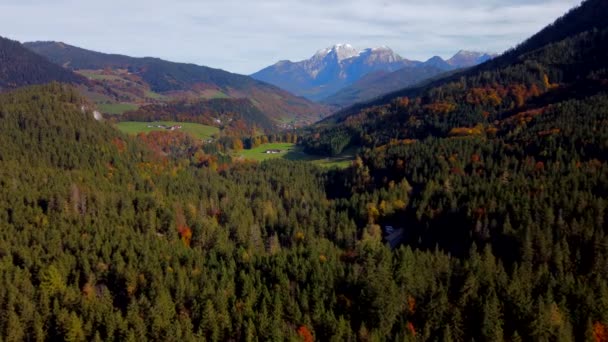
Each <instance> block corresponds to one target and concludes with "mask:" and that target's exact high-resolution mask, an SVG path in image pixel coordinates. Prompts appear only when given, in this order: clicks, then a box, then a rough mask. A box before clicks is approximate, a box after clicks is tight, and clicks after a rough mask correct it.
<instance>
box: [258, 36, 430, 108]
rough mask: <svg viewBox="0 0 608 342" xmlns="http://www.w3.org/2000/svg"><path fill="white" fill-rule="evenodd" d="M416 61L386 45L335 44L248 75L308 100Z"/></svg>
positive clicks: (322, 97) (319, 98)
mask: <svg viewBox="0 0 608 342" xmlns="http://www.w3.org/2000/svg"><path fill="white" fill-rule="evenodd" d="M415 63H419V62H412V61H409V60H407V59H404V58H402V57H401V56H399V55H398V54H396V53H395V52H394V51H393V50H391V49H390V48H388V47H379V48H373V49H364V50H357V49H355V48H354V47H352V46H351V45H349V44H337V45H334V46H333V47H330V48H326V49H322V50H319V51H317V53H315V54H314V56H312V57H311V58H310V59H307V60H304V61H300V62H291V61H280V62H278V63H277V64H275V65H272V66H269V67H267V68H265V69H263V70H260V71H259V72H257V73H255V74H253V75H251V76H252V77H253V78H255V79H258V80H260V81H264V82H268V83H271V84H274V85H276V86H278V87H281V88H283V89H285V90H288V91H290V92H292V93H294V94H296V95H300V96H304V97H307V98H309V99H311V100H321V99H324V98H326V97H327V96H329V95H331V94H333V93H335V92H337V91H338V90H340V89H342V88H344V87H346V86H348V85H351V84H353V83H354V82H356V81H357V80H359V79H360V78H361V77H363V76H365V75H367V74H369V73H371V72H374V71H385V72H391V71H396V70H399V69H401V68H403V67H406V66H411V65H413V64H415Z"/></svg>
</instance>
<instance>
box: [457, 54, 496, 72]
mask: <svg viewBox="0 0 608 342" xmlns="http://www.w3.org/2000/svg"><path fill="white" fill-rule="evenodd" d="M495 57H497V55H496V54H489V53H485V52H474V51H465V50H460V51H458V53H456V54H455V55H454V56H453V57H452V58H450V59H448V60H447V61H446V62H447V64H448V65H450V66H452V67H454V68H467V67H472V66H475V65H477V64H481V63H484V62H487V61H489V60H490V59H492V58H495Z"/></svg>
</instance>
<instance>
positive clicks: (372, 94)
mask: <svg viewBox="0 0 608 342" xmlns="http://www.w3.org/2000/svg"><path fill="white" fill-rule="evenodd" d="M495 57H496V55H492V54H488V53H483V52H471V51H464V50H461V51H459V52H458V53H456V54H455V55H454V56H453V57H452V58H450V59H448V60H447V61H446V60H444V59H443V58H441V57H439V56H434V57H432V58H430V59H429V60H427V61H426V62H424V63H420V62H413V63H412V64H413V65H412V66H407V67H404V68H402V69H399V70H397V71H393V72H385V71H379V72H372V73H370V74H367V75H365V76H363V77H362V78H360V79H359V80H357V81H356V82H355V83H353V84H351V85H349V86H346V87H344V88H342V89H340V90H339V91H338V92H336V93H334V94H332V95H330V96H328V97H327V98H325V99H323V100H321V103H325V104H328V105H332V106H337V107H348V106H351V105H353V104H355V103H360V102H365V101H369V100H372V99H374V98H376V97H379V96H382V95H386V94H388V93H392V92H395V91H397V90H401V89H403V88H407V87H411V86H414V85H416V84H419V83H421V82H424V81H427V80H429V79H432V78H435V77H438V75H441V74H443V73H446V72H449V71H452V70H457V69H461V68H467V67H471V66H475V65H478V64H481V63H484V62H487V61H488V60H490V59H492V58H495Z"/></svg>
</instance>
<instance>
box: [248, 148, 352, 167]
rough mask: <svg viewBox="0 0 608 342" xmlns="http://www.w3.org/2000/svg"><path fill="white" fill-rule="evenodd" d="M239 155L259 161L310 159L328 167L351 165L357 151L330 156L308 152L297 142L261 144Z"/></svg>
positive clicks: (309, 160)
mask: <svg viewBox="0 0 608 342" xmlns="http://www.w3.org/2000/svg"><path fill="white" fill-rule="evenodd" d="M267 150H281V152H280V153H277V154H269V153H266V151H267ZM238 156H240V157H242V158H244V159H250V160H257V161H264V160H268V159H276V158H283V159H287V160H294V161H308V162H311V163H314V164H317V165H319V166H322V167H327V168H332V167H337V168H346V167H348V166H350V165H351V162H352V160H353V159H354V158H355V151H354V150H348V151H346V152H345V153H343V154H342V155H340V156H337V157H331V158H329V157H320V156H315V155H310V154H307V153H305V152H304V151H302V148H301V147H300V146H297V145H295V144H290V143H273V144H265V145H261V146H258V147H256V148H253V149H251V150H243V151H241V152H239V153H238Z"/></svg>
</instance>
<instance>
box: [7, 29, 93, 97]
mask: <svg viewBox="0 0 608 342" xmlns="http://www.w3.org/2000/svg"><path fill="white" fill-rule="evenodd" d="M51 81H58V82H66V83H73V84H77V83H84V82H86V80H85V78H83V77H80V76H78V75H76V74H74V73H72V72H70V71H68V70H65V69H63V68H62V67H60V66H58V65H55V64H53V63H51V62H49V61H47V60H46V59H45V58H44V57H41V56H38V55H37V54H35V53H32V52H31V51H29V50H28V49H26V48H24V47H23V46H22V45H21V44H20V43H19V42H16V41H12V40H10V39H6V38H3V37H0V91H2V90H7V89H14V88H17V87H21V86H26V85H31V84H42V83H48V82H51Z"/></svg>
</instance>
